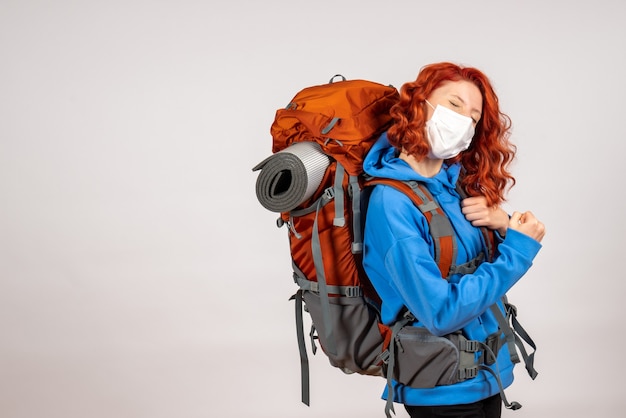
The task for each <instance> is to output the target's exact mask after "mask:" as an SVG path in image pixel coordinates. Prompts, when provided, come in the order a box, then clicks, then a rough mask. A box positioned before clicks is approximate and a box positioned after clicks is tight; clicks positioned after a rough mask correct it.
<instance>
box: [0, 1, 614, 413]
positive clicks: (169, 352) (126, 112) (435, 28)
mask: <svg viewBox="0 0 626 418" xmlns="http://www.w3.org/2000/svg"><path fill="white" fill-rule="evenodd" d="M624 8H625V6H624V5H623V3H622V2H621V1H619V0H595V1H587V0H581V1H576V2H568V1H564V0H563V1H540V0H528V1H504V0H500V1H496V0H493V1H480V0H477V1H474V2H467V1H428V2H427V1H418V0H412V1H408V0H405V1H402V0H398V1H392V0H390V1H372V0H360V1H357V0H354V1H341V0H336V1H326V0H318V1H295V0H294V1H286V0H284V1H283V0H280V1H253V0H250V1H245V0H229V1H224V2H218V1H214V0H208V1H192V0H178V1H173V0H169V1H166V0H162V1H147V0H144V1H142V0H126V1H120V0H113V1H79V0H75V1H72V0H59V1H54V2H45V1H33V0H23V1H18V0H3V1H2V2H1V3H0V416H1V417H2V418H40V417H46V418H57V417H58V418H73V417H77V418H78V417H81V418H83V417H89V418H104V417H107V418H108V417H117V418H169V417H177V418H179V417H180V418H195V417H217V416H219V417H244V416H246V417H272V418H276V417H294V416H298V417H326V418H332V417H381V416H384V415H383V407H384V402H383V401H381V400H380V393H381V391H382V388H383V385H384V381H383V380H382V379H376V378H371V377H363V376H344V375H343V374H341V372H339V371H337V370H335V369H332V368H331V367H330V366H328V364H327V361H326V359H325V358H324V357H322V356H320V355H318V356H316V357H315V358H313V359H312V365H311V367H312V406H311V407H310V408H307V407H306V406H304V405H302V404H301V403H300V400H299V389H300V388H299V384H300V381H299V367H298V357H297V348H296V343H295V331H294V325H293V304H292V303H290V302H288V298H289V296H290V295H291V294H292V293H293V292H294V291H295V285H294V284H293V283H292V281H291V272H290V261H289V255H288V249H287V241H286V231H285V230H284V229H277V228H276V226H275V224H274V221H275V218H276V214H273V213H270V212H268V211H266V210H265V209H264V208H263V207H262V206H261V205H260V204H259V203H258V201H257V199H256V195H255V191H254V187H255V181H256V173H253V172H252V171H251V168H252V167H253V166H254V165H255V164H256V163H258V162H259V161H261V160H262V159H264V158H265V157H267V156H268V155H270V152H271V137H270V135H269V127H270V124H271V122H272V119H273V117H274V112H275V110H276V109H278V108H280V107H282V106H284V105H286V104H287V103H288V101H289V100H290V99H291V98H292V97H293V95H294V94H295V93H296V92H297V91H298V90H299V89H301V88H302V87H305V86H308V85H311V84H322V83H325V82H326V81H327V80H328V79H329V78H330V77H331V76H332V75H333V74H336V73H342V74H343V75H345V76H346V77H348V78H364V79H370V80H374V81H378V82H381V83H385V84H393V85H394V86H397V87H400V86H401V85H402V84H403V83H404V82H407V81H412V80H414V79H415V77H416V75H417V72H418V71H419V69H420V67H422V66H423V65H425V64H428V63H431V62H437V61H443V60H450V61H454V62H457V63H461V64H465V65H471V66H475V67H478V68H480V69H481V70H483V71H484V72H485V73H486V74H487V75H488V76H489V77H490V78H491V80H492V82H493V84H494V86H495V88H496V90H497V93H498V95H499V97H500V101H501V107H502V109H503V110H504V111H505V112H506V113H508V114H509V115H510V116H511V118H512V119H513V123H514V131H513V138H512V139H513V141H514V142H515V143H516V144H517V145H518V148H519V152H518V159H517V161H516V163H515V165H514V166H513V172H514V175H515V176H516V178H517V180H518V185H517V186H516V187H515V188H514V189H513V190H512V191H511V193H510V195H509V197H510V199H509V203H508V205H507V210H513V209H516V210H528V209H530V210H532V211H533V212H534V213H535V214H536V215H537V216H538V217H539V218H540V219H541V220H542V221H544V223H545V224H546V225H547V230H548V235H547V236H546V238H545V240H544V248H543V250H542V251H541V253H540V255H539V256H538V258H537V259H536V263H535V265H534V267H533V268H532V269H531V271H530V272H529V273H528V274H527V275H526V276H525V278H524V279H523V280H522V281H521V282H520V283H519V284H518V285H517V286H516V287H515V288H514V289H513V291H512V292H511V294H510V297H511V299H512V300H513V301H514V302H515V303H516V305H517V306H518V308H519V310H520V316H521V320H522V322H523V324H524V325H525V326H526V328H527V329H528V330H529V331H530V332H531V334H532V336H533V337H534V339H535V340H536V342H537V344H538V345H539V350H538V352H537V359H536V366H537V368H538V370H539V372H540V375H539V377H538V379H537V380H536V381H534V382H532V381H531V380H530V379H529V378H528V376H527V375H526V374H525V372H524V370H523V368H522V367H519V368H518V370H517V372H516V376H517V380H516V383H515V384H514V385H513V386H512V387H511V388H510V390H508V391H507V394H508V397H509V399H510V400H517V401H519V402H520V403H522V404H524V408H523V409H521V410H519V411H517V412H515V413H513V412H509V411H506V412H505V413H504V415H505V416H511V417H518V418H523V417H533V418H535V417H555V416H567V417H588V416H596V417H618V416H622V415H621V414H623V409H622V407H623V405H624V400H623V376H624V374H623V363H624V361H623V359H624V344H625V342H626V339H625V338H624V334H623V333H624V324H623V320H622V318H623V314H622V309H621V308H622V303H623V295H624V287H625V286H624V273H623V266H622V262H623V260H624V256H623V247H624V246H623V245H622V240H623V236H624V232H626V231H625V222H624V212H625V209H626V207H625V206H626V205H625V203H624V196H623V194H624V192H623V190H624V188H623V180H622V179H623V173H622V166H623V155H624V150H625V147H624V142H625V141H626V138H625V134H624V125H623V123H624V121H625V117H626V113H625V108H624V102H625V100H626V81H625V76H624V74H626V25H624V22H625V18H626V12H625V11H624ZM396 410H397V412H398V416H406V413H405V412H404V410H403V409H402V407H398V408H396ZM620 410H621V412H620Z"/></svg>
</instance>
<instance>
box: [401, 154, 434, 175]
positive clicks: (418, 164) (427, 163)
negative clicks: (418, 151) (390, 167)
mask: <svg viewBox="0 0 626 418" xmlns="http://www.w3.org/2000/svg"><path fill="white" fill-rule="evenodd" d="M400 159H401V160H404V161H406V162H407V164H408V165H409V166H410V167H411V168H412V169H413V170H415V172H416V173H418V174H420V175H422V176H424V177H434V176H435V175H436V174H437V173H439V171H440V170H441V166H442V165H443V160H441V159H432V158H428V157H424V158H422V160H421V161H418V160H417V159H416V158H415V157H414V156H412V155H409V154H407V153H406V152H404V151H402V152H401V153H400Z"/></svg>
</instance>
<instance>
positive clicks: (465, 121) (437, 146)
mask: <svg viewBox="0 0 626 418" xmlns="http://www.w3.org/2000/svg"><path fill="white" fill-rule="evenodd" d="M426 103H428V105H429V106H430V107H432V108H433V109H434V112H433V116H432V117H431V118H430V120H428V121H427V122H426V133H427V135H426V136H427V137H428V142H429V143H430V154H429V157H430V158H440V159H442V160H445V159H448V158H452V157H455V156H457V155H458V154H459V153H460V152H461V151H465V150H466V149H467V148H469V146H470V144H471V142H472V138H473V137H474V121H473V120H472V118H468V117H467V116H463V115H461V114H459V113H456V112H455V111H454V110H451V109H448V108H447V107H445V106H440V105H437V107H436V108H435V107H433V105H431V104H430V103H429V102H428V100H426Z"/></svg>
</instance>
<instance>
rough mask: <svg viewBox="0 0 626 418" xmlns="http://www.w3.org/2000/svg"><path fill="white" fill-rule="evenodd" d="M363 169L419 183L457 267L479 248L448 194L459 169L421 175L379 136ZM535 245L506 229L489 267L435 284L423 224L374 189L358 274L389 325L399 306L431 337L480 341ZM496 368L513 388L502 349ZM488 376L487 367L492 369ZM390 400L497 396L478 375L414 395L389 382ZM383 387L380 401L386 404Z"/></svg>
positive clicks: (397, 199) (390, 191)
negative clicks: (448, 233) (442, 216)
mask: <svg viewBox="0 0 626 418" xmlns="http://www.w3.org/2000/svg"><path fill="white" fill-rule="evenodd" d="M363 168H364V170H365V172H366V173H367V174H369V175H372V176H374V177H383V178H391V179H397V180H417V181H420V182H422V183H423V184H425V185H426V187H427V188H428V190H429V191H430V192H431V194H432V195H433V197H434V199H435V200H436V201H437V202H438V203H439V205H440V206H441V208H442V209H443V210H444V212H445V213H446V215H447V216H448V218H449V219H450V222H451V223H452V226H453V228H454V232H455V235H456V239H457V245H458V256H457V260H456V262H457V264H463V263H466V262H468V261H470V260H472V259H473V258H474V257H476V256H477V255H478V254H479V253H480V252H481V251H482V250H483V248H484V245H483V235H482V233H481V232H480V230H479V229H478V228H475V227H474V226H472V225H471V223H469V222H468V221H467V220H466V219H465V216H464V215H463V214H462V212H461V197H460V196H459V194H458V193H457V192H456V190H455V188H456V182H457V179H458V177H459V173H460V169H461V167H460V165H459V164H454V165H446V164H444V165H443V167H442V169H441V170H440V172H439V173H438V174H436V175H435V176H433V177H430V178H427V177H423V176H421V175H420V174H418V173H417V172H415V171H414V170H413V169H412V168H411V167H410V166H409V165H408V164H407V163H406V162H405V161H403V160H401V159H400V158H398V154H397V151H396V149H395V148H394V147H392V146H391V145H390V144H389V142H388V140H387V136H386V134H383V135H382V136H381V138H380V139H379V140H378V141H377V143H376V144H375V145H374V146H373V147H372V149H371V150H370V152H369V153H368V155H367V157H366V159H365V161H364V165H363ZM540 248H541V245H540V244H539V243H538V242H537V241H536V240H534V239H532V238H530V237H528V236H526V235H524V234H522V233H520V232H517V231H514V230H510V229H509V230H508V231H507V234H506V237H505V238H504V239H503V240H501V241H500V242H499V243H498V248H497V257H496V259H495V260H494V261H493V262H489V263H488V262H485V263H482V264H481V265H480V266H479V267H478V269H477V270H476V271H475V272H474V273H472V274H466V275H463V276H462V275H458V274H457V275H453V276H452V277H450V278H449V280H447V281H446V280H443V279H442V277H441V273H440V271H439V268H438V266H437V263H436V262H435V260H434V256H433V254H434V245H433V241H432V238H431V236H430V234H429V232H428V222H427V220H426V218H425V217H424V215H423V214H422V213H421V212H420V211H419V209H418V208H417V207H415V205H414V204H413V203H412V201H411V200H410V199H409V198H408V197H407V196H405V195H404V194H403V193H401V192H399V191H397V190H396V189H394V188H392V187H390V186H386V185H377V186H375V188H374V190H373V191H372V193H371V196H370V200H369V206H368V209H367V220H366V224H365V235H364V266H365V270H366V272H367V274H368V276H369V278H370V280H371V281H372V284H373V285H374V287H375V288H376V290H377V292H378V293H379V295H380V297H381V299H382V306H381V314H382V320H383V322H384V323H386V324H392V323H393V322H394V321H395V320H396V319H397V318H398V314H399V313H400V311H401V310H402V309H403V308H404V307H407V308H408V309H409V311H411V312H412V313H413V314H414V315H415V317H417V318H418V322H417V323H416V324H414V325H415V326H422V327H425V328H427V329H428V330H429V331H430V332H432V333H433V334H435V335H437V336H443V335H445V334H448V333H451V332H454V331H458V330H462V332H463V334H464V335H465V337H467V338H468V339H472V340H479V341H485V339H486V338H487V336H489V335H490V334H493V333H494V332H496V331H497V330H498V324H497V321H496V319H495V318H494V316H493V314H492V313H491V311H490V310H489V307H490V306H491V305H493V304H494V303H497V302H499V301H500V300H501V298H502V297H503V296H504V295H505V293H506V292H507V291H508V290H509V289H510V288H511V287H512V286H513V285H514V284H515V283H516V282H517V281H518V280H519V279H520V278H521V277H522V276H523V275H524V273H526V271H527V270H528V269H529V268H530V266H531V265H532V260H533V259H534V257H535V256H536V254H537V253H538V251H539V249H540ZM497 366H498V367H497V369H498V370H499V372H500V378H501V381H502V385H503V386H504V387H507V386H509V385H510V384H511V383H512V382H513V363H512V362H511V360H510V357H509V355H508V349H507V347H506V346H503V347H502V349H501V350H500V354H499V355H498V360H497ZM493 369H494V370H496V368H495V367H493ZM393 387H394V401H396V402H401V403H405V404H408V405H454V404H466V403H472V402H477V401H479V400H482V399H485V398H487V397H489V396H492V395H495V394H497V393H498V386H497V383H496V380H495V379H494V377H493V376H492V375H491V374H489V373H486V372H484V371H480V372H479V374H478V376H477V377H475V378H473V379H468V380H465V381H463V382H460V383H457V384H454V385H447V386H436V387H434V388H429V389H415V388H411V387H408V386H405V385H402V384H400V383H398V382H395V381H394V382H393ZM387 395H388V393H387V388H385V392H384V393H383V398H387Z"/></svg>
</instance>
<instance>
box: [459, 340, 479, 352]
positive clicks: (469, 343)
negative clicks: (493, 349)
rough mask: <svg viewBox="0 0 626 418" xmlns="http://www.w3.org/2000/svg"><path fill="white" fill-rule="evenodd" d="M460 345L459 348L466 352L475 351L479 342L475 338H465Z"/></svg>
mask: <svg viewBox="0 0 626 418" xmlns="http://www.w3.org/2000/svg"><path fill="white" fill-rule="evenodd" d="M462 345H463V347H461V350H463V351H466V352H468V353H475V352H477V351H478V350H479V343H478V341H476V340H466V341H465V342H464V344H462Z"/></svg>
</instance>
